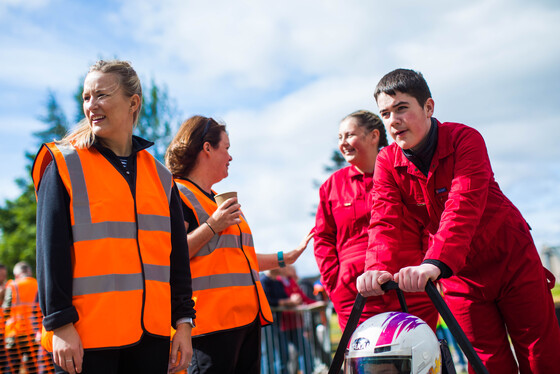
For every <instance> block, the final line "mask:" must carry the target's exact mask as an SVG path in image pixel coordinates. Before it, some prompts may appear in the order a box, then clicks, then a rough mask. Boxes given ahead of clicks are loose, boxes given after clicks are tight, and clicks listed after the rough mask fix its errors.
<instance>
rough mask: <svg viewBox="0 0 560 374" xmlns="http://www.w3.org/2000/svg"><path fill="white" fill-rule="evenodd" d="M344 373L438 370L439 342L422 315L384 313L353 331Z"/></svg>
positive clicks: (416, 373)
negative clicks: (419, 316) (420, 316)
mask: <svg viewBox="0 0 560 374" xmlns="http://www.w3.org/2000/svg"><path fill="white" fill-rule="evenodd" d="M344 373H345V374H439V373H441V353H440V347H439V342H438V340H437V338H436V335H435V334H434V332H433V331H432V329H431V328H430V327H429V326H428V325H427V324H426V322H424V321H423V320H421V319H420V318H418V317H415V316H413V315H410V314H407V313H401V312H387V313H381V314H378V315H375V316H373V317H371V318H369V319H368V320H366V321H365V322H364V323H362V324H361V325H360V326H359V327H358V328H357V329H356V331H354V333H353V334H352V337H351V338H350V346H349V349H348V350H347V353H346V356H345V360H344Z"/></svg>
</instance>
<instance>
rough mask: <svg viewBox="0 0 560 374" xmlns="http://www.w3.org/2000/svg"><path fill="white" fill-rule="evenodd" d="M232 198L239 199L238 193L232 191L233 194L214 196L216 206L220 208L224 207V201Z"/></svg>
mask: <svg viewBox="0 0 560 374" xmlns="http://www.w3.org/2000/svg"><path fill="white" fill-rule="evenodd" d="M232 197H237V192H235V191H231V192H224V193H219V194H217V195H215V196H214V199H215V200H216V204H218V206H220V205H222V203H223V202H224V201H226V200H227V199H230V198H232Z"/></svg>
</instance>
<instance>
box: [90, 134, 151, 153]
mask: <svg viewBox="0 0 560 374" xmlns="http://www.w3.org/2000/svg"><path fill="white" fill-rule="evenodd" d="M152 145H154V142H151V141H149V140H146V139H143V138H141V137H139V136H136V135H132V152H131V153H130V156H132V155H134V154H136V153H138V152H140V151H142V150H144V149H147V148H150V147H151V146H152ZM93 146H94V147H95V149H97V150H98V151H99V152H100V153H102V154H105V155H112V157H117V155H115V153H114V152H113V151H111V150H110V149H109V148H107V147H104V146H103V145H101V143H99V142H98V141H96V142H95V143H93ZM130 156H129V157H130Z"/></svg>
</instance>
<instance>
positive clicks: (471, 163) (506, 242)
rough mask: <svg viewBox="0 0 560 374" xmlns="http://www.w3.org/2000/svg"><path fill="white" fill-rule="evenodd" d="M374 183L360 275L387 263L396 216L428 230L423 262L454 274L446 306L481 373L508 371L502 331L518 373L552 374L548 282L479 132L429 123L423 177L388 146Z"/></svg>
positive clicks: (559, 349) (558, 363)
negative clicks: (434, 134) (432, 136)
mask: <svg viewBox="0 0 560 374" xmlns="http://www.w3.org/2000/svg"><path fill="white" fill-rule="evenodd" d="M374 178H375V181H374V191H373V193H374V200H373V201H374V202H373V208H372V217H371V223H370V229H369V234H370V238H369V246H368V253H367V255H366V269H368V270H379V269H378V267H377V266H376V264H378V263H380V262H384V261H391V258H392V257H393V256H394V253H395V251H396V249H397V248H399V244H400V237H401V234H400V232H401V230H402V223H401V222H402V218H403V215H404V216H407V217H414V219H416V220H417V221H418V223H419V224H420V225H422V226H423V227H424V228H425V229H427V230H428V232H429V233H430V234H431V235H430V244H429V248H428V251H427V252H426V254H425V256H424V259H434V260H439V261H442V262H443V263H444V264H446V265H447V266H449V267H450V268H451V270H452V271H453V274H454V275H455V276H453V277H451V278H448V279H445V280H443V281H442V283H443V286H444V292H445V297H446V300H447V302H448V304H449V307H450V309H451V310H452V312H453V314H454V315H455V317H456V318H457V320H458V321H459V324H460V325H461V327H462V328H463V330H464V331H465V334H466V335H467V337H468V338H469V340H470V341H471V342H472V344H473V346H474V348H475V350H476V351H477V352H478V354H479V355H480V357H481V359H482V361H483V362H484V364H485V365H486V367H487V368H488V370H489V372H490V373H492V374H495V373H504V374H510V373H517V364H516V362H515V359H514V356H513V354H512V352H511V350H510V348H509V342H508V337H507V334H508V333H509V336H510V337H511V341H512V344H513V346H514V348H515V354H516V357H517V360H518V362H519V370H520V372H521V373H552V372H556V371H557V370H558V368H560V354H559V353H560V328H559V326H558V321H557V320H556V316H555V314H554V305H553V301H552V296H551V293H550V288H552V286H553V285H554V277H553V276H552V274H550V272H548V271H547V270H546V269H544V268H543V266H542V264H541V261H540V258H539V255H538V252H537V250H536V248H535V245H534V243H533V240H532V237H531V234H530V232H529V227H528V225H527V223H526V222H525V220H524V219H523V217H522V216H521V213H520V212H519V211H518V210H517V208H516V207H515V206H514V205H513V204H512V203H511V202H510V201H509V200H508V199H507V198H506V197H505V196H504V194H503V193H502V191H501V190H500V188H499V186H498V184H497V183H496V181H495V180H494V176H493V172H492V168H491V166H490V160H489V158H488V153H487V151H486V146H485V144H484V140H483V139H482V136H481V135H480V134H479V133H478V132H477V131H476V130H474V129H472V128H470V127H467V126H465V125H462V124H457V123H443V124H440V123H438V143H437V146H436V150H435V153H434V156H433V159H432V163H431V165H430V169H429V172H428V176H427V177H426V176H425V175H424V174H422V173H421V172H420V171H419V170H418V169H417V168H416V167H415V166H414V164H413V163H412V162H410V161H409V160H408V159H407V158H406V157H405V155H404V154H403V153H402V150H401V149H400V148H399V147H398V146H397V144H395V143H394V144H391V145H390V146H388V147H386V148H384V149H383V150H382V151H381V152H380V154H379V156H378V158H377V164H376V168H375V174H374ZM411 265H412V264H411ZM506 328H507V331H506Z"/></svg>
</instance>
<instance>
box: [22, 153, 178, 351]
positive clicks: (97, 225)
mask: <svg viewBox="0 0 560 374" xmlns="http://www.w3.org/2000/svg"><path fill="white" fill-rule="evenodd" d="M53 158H54V161H55V162H56V165H57V167H58V172H59V174H60V177H61V179H62V181H63V183H64V186H65V187H66V190H67V191H68V194H69V196H70V217H71V224H72V236H73V246H72V249H71V254H72V267H73V286H72V294H73V295H72V304H73V305H74V307H75V308H76V310H77V311H78V315H79V320H78V321H77V322H75V323H74V326H75V327H76V330H77V331H78V333H79V335H80V338H81V340H82V344H83V347H84V348H86V349H87V348H111V347H122V346H128V345H131V344H134V343H136V342H138V341H139V340H140V338H141V336H142V334H143V333H144V332H147V333H150V334H152V335H157V336H163V337H169V333H170V326H171V302H170V300H171V293H170V284H169V280H170V261H169V256H170V254H171V220H170V213H169V202H170V198H171V191H172V187H173V178H172V176H171V173H170V172H169V171H168V170H167V169H166V168H165V166H163V165H162V164H161V163H160V162H159V161H157V160H156V159H154V157H152V156H151V155H150V154H149V153H148V152H147V151H145V150H142V151H139V152H138V153H137V154H136V160H137V173H136V190H135V194H134V195H133V194H132V192H131V190H130V187H129V184H128V183H127V181H126V180H125V178H124V177H123V176H122V175H121V174H120V173H119V171H118V170H117V169H115V167H113V166H112V165H111V163H110V162H109V161H108V160H107V159H106V158H105V157H104V156H103V155H102V154H101V153H99V151H97V150H96V149H95V148H93V147H92V148H89V149H76V148H74V147H73V146H71V145H61V144H55V143H48V144H44V146H43V147H42V148H41V149H40V150H39V153H38V154H37V157H36V159H35V162H34V165H33V172H32V175H33V181H34V183H35V190H36V191H38V189H39V187H40V185H39V183H40V180H41V177H42V175H43V172H44V170H45V168H46V167H47V165H48V164H49V162H50V161H51V160H52V159H53ZM43 342H44V345H45V348H47V350H48V349H50V348H51V347H52V346H51V344H52V338H51V337H50V336H46V337H45V339H43Z"/></svg>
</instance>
